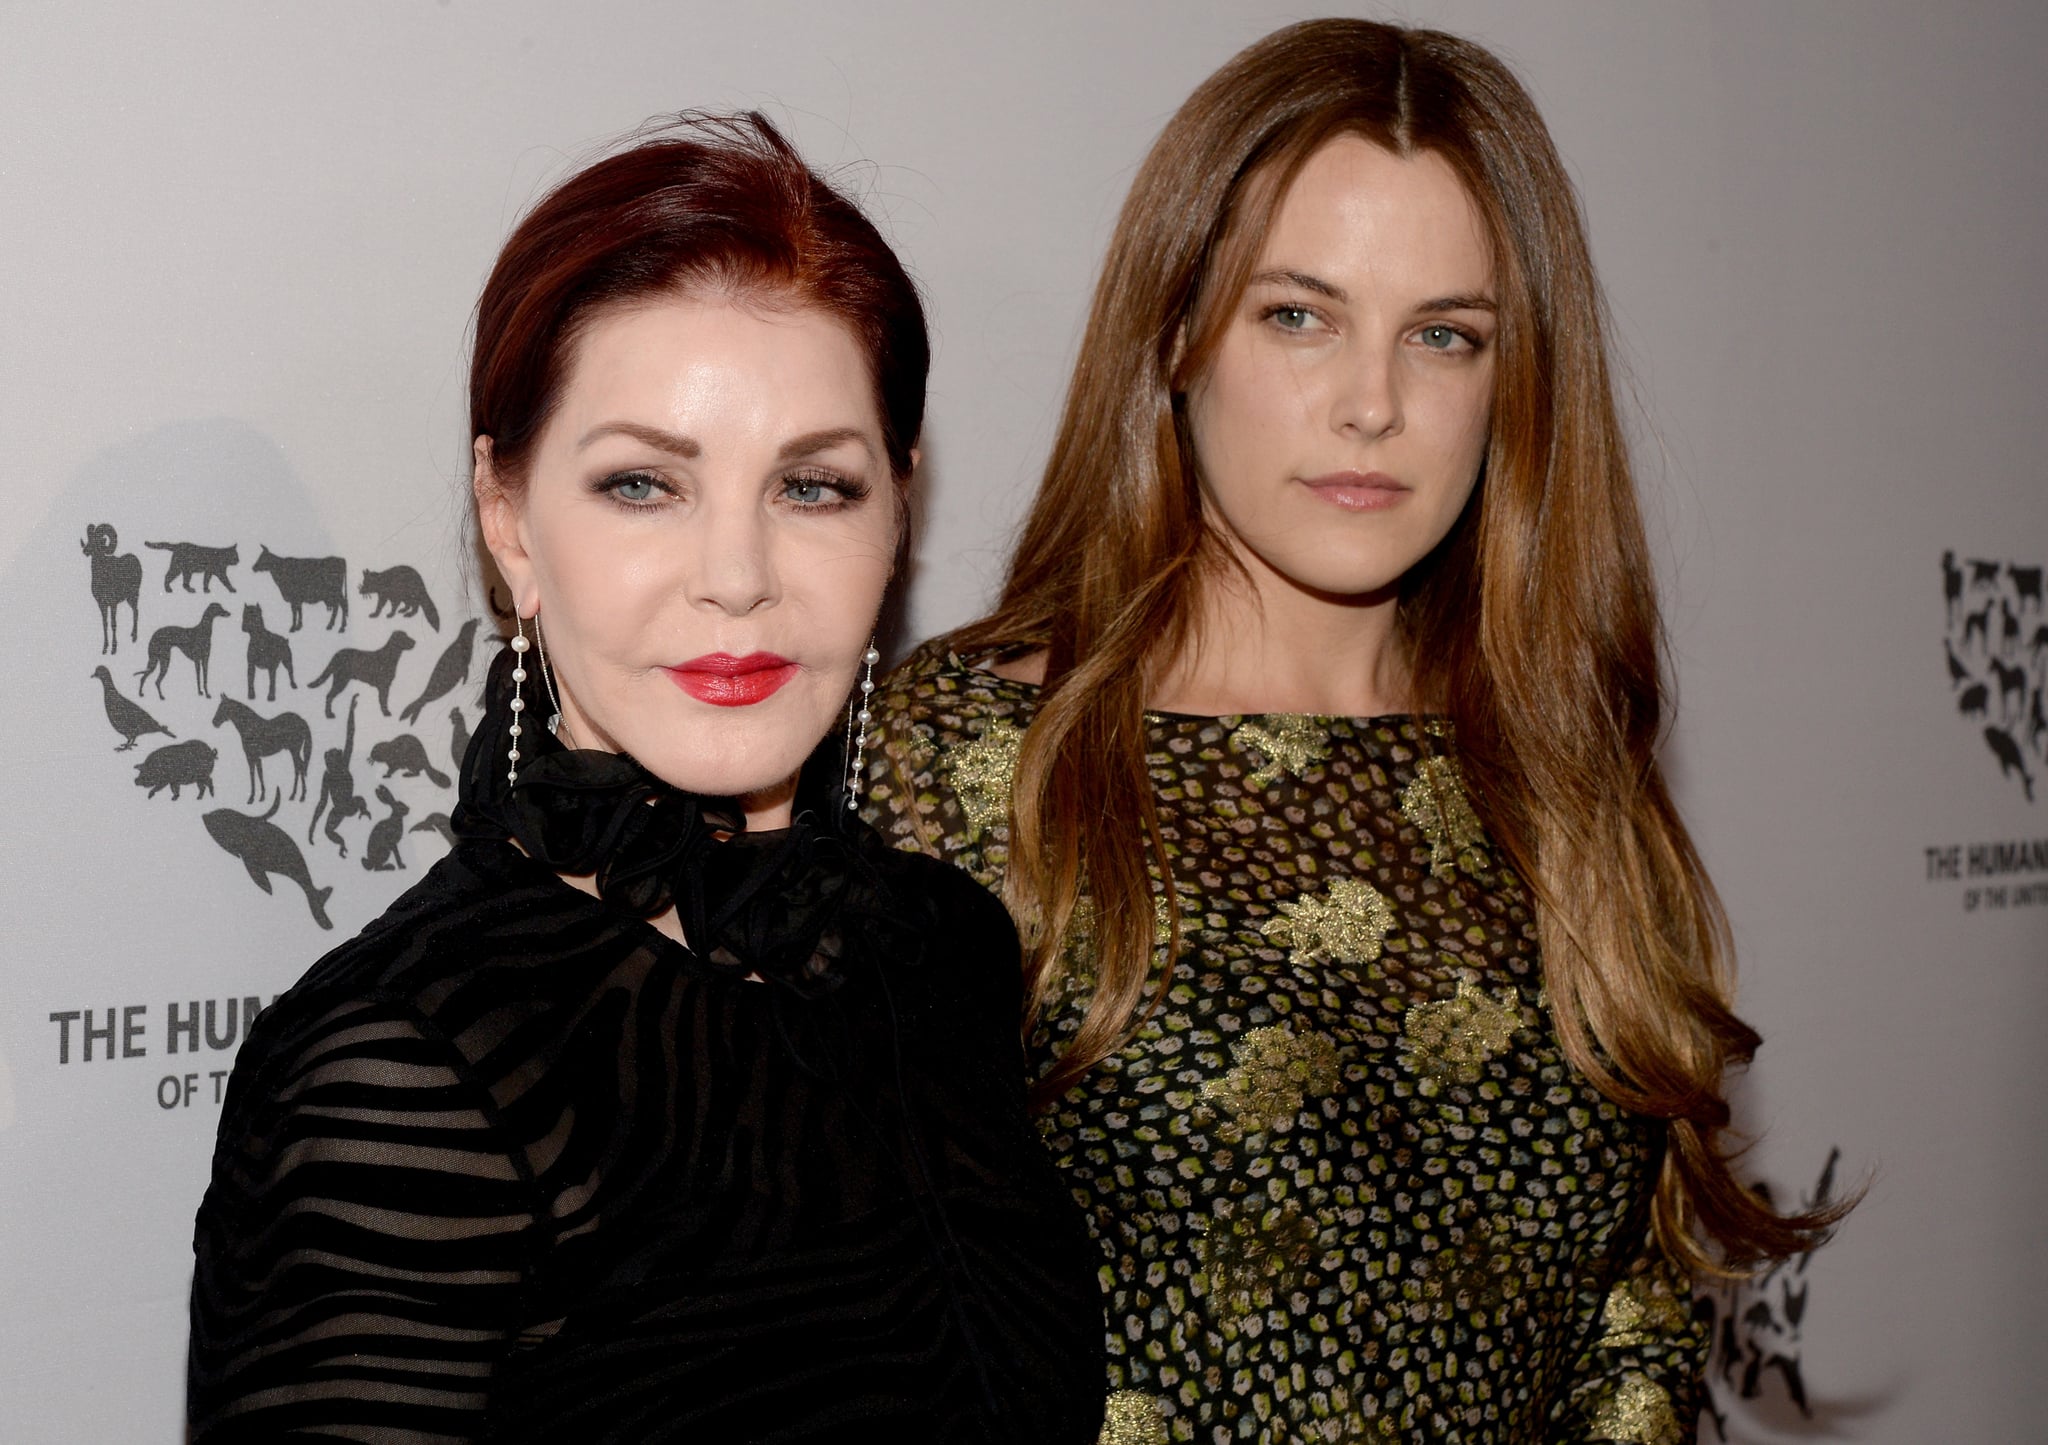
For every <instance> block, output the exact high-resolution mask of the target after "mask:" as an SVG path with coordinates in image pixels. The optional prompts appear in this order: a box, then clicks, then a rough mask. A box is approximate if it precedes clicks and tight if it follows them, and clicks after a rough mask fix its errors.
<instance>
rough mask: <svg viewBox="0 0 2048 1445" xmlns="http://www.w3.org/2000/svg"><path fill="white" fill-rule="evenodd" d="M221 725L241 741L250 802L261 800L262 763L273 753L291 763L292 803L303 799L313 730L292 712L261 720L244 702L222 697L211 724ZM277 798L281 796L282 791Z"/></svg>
mask: <svg viewBox="0 0 2048 1445" xmlns="http://www.w3.org/2000/svg"><path fill="white" fill-rule="evenodd" d="M222 723H226V724H227V725H229V726H230V727H232V728H233V729H234V730H235V732H236V733H237V734H238V735H239V736H240V737H241V739H242V757H243V758H244V759H245V760H247V762H248V764H249V797H248V801H249V802H252V803H255V802H260V801H261V800H262V798H263V794H264V792H265V791H266V785H265V783H264V781H263V760H264V759H265V758H267V757H270V756H271V755H272V754H274V753H283V754H284V755H285V756H286V757H287V758H289V759H290V760H291V765H292V787H291V795H292V799H293V801H295V802H296V801H297V800H298V799H300V798H303V797H305V796H306V769H307V767H308V766H310V765H311V763H312V761H313V730H312V729H311V728H309V727H307V726H306V720H305V719H304V718H302V717H300V716H299V715H298V714H297V713H295V712H281V713H279V714H278V715H277V716H276V717H264V716H262V715H261V714H259V713H258V712H257V711H256V710H255V709H254V708H252V707H250V706H249V705H248V704H247V703H244V702H240V701H237V700H236V699H235V698H231V697H224V698H222V699H221V700H220V706H219V707H217V708H215V709H214V710H213V725H214V726H215V727H219V726H220V725H221V724H222ZM278 795H279V796H280V797H282V796H283V790H282V789H279V793H278Z"/></svg>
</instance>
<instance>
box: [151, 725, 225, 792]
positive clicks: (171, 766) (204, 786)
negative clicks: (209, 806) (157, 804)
mask: <svg viewBox="0 0 2048 1445" xmlns="http://www.w3.org/2000/svg"><path fill="white" fill-rule="evenodd" d="M219 756H220V754H218V753H216V752H215V751H214V750H213V748H212V746H211V745H210V744H208V743H203V742H201V741H200V740H199V739H198V738H192V739H191V740H189V741H187V742H182V743H170V744H167V745H166V746H164V747H160V748H158V749H157V750H156V751H155V752H153V753H151V754H150V755H149V756H148V757H146V758H144V759H143V760H142V761H141V762H139V763H137V764H136V765H135V786H136V787H138V788H147V789H148V790H149V791H148V792H146V793H144V794H143V796H144V797H146V798H154V797H155V796H156V795H157V794H158V793H160V792H162V791H163V790H164V789H165V788H169V789H170V790H171V801H172V802H174V803H175V802H176V801H177V800H178V792H179V790H180V789H181V788H191V789H192V790H193V793H192V796H193V797H195V798H203V797H205V796H206V795H207V794H208V793H211V792H212V791H213V761H214V759H215V758H217V757H219Z"/></svg>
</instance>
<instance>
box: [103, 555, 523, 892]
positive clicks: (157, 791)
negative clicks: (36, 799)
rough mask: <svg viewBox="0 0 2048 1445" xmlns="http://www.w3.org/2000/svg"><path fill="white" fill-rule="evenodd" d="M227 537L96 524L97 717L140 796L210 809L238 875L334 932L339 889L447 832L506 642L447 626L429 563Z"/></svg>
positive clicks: (205, 822)
mask: <svg viewBox="0 0 2048 1445" xmlns="http://www.w3.org/2000/svg"><path fill="white" fill-rule="evenodd" d="M216 541H217V539H215V538H209V539H207V540H206V541H200V542H195V541H183V540H178V541H164V540H158V539H154V538H145V539H141V541H140V547H139V548H136V549H135V550H126V549H124V545H123V539H122V535H121V532H120V530H119V529H118V528H117V526H116V525H115V524H114V523H113V522H110V521H98V520H95V521H91V522H88V523H86V524H85V526H84V528H83V533H82V535H81V536H80V538H79V540H78V549H79V553H80V554H82V561H81V562H80V563H79V564H74V565H78V566H79V567H80V570H81V572H82V573H84V574H85V575H84V576H83V578H82V579H81V580H83V581H86V582H89V584H90V588H91V596H92V602H93V605H94V607H95V608H97V610H98V613H99V644H100V648H99V654H100V656H99V663H98V665H97V666H96V667H93V668H92V669H91V670H90V671H86V670H85V669H84V668H81V670H80V674H79V690H80V707H81V715H82V716H83V717H85V718H87V719H89V721H87V723H86V725H87V726H88V727H91V728H95V729H104V730H105V731H103V732H102V736H106V737H108V738H109V740H110V741H111V742H112V743H113V747H112V751H113V752H114V753H116V754H124V755H128V756H125V757H124V758H122V760H121V761H122V762H123V764H124V765H126V766H127V767H128V768H130V769H132V777H131V781H132V783H133V785H134V786H135V787H136V788H137V789H138V790H140V791H139V795H138V797H137V802H138V803H141V804H144V805H146V806H151V807H159V808H163V807H169V808H178V809H183V810H185V811H187V812H190V813H192V814H194V815H195V816H194V818H193V820H192V821H193V828H194V831H195V833H196V834H197V835H199V836H202V837H204V838H206V839H207V840H209V841H210V842H211V844H212V845H213V847H214V848H216V849H218V850H219V851H220V852H221V853H223V854H225V855H226V859H225V860H224V862H226V864H227V865H228V867H229V868H230V869H232V870H235V871H236V873H237V874H238V875H239V876H241V877H245V878H246V879H247V880H248V882H249V883H251V884H253V885H254V886H255V887H256V888H257V889H259V890H261V891H262V892H263V893H265V894H269V895H271V897H273V898H276V899H279V900H280V901H282V900H285V899H290V900H292V901H294V902H296V903H298V904H299V905H300V906H301V907H303V909H304V912H305V914H306V916H307V917H309V918H310V919H311V920H312V922H313V923H314V924H316V925H317V926H318V927H320V928H322V929H331V928H333V927H334V919H333V916H332V909H331V904H332V900H333V897H334V893H335V888H336V886H337V882H338V881H339V880H341V879H346V878H349V877H350V876H351V875H356V876H360V874H359V873H358V870H360V873H361V874H383V873H400V872H405V871H407V870H409V869H410V868H411V867H413V866H414V863H415V862H416V861H417V860H418V859H419V858H420V855H421V849H420V847H419V845H420V844H421V843H423V842H426V841H428V840H422V839H420V838H419V837H418V836H417V835H419V834H422V833H425V834H429V835H432V834H438V835H440V836H441V837H442V838H443V839H447V838H448V837H449V824H448V814H449V812H450V810H451V808H452V805H453V798H454V788H455V781H456V778H457V777H458V775H459V774H460V771H461V767H462V755H463V753H464V751H465V750H466V749H467V748H468V746H469V734H470V729H471V722H470V719H471V718H472V717H473V716H474V714H475V709H476V706H477V703H476V698H477V695H478V694H479V692H480V691H481V686H482V681H483V676H484V671H485V668H484V664H483V661H482V659H481V657H480V653H481V652H482V651H483V649H484V648H486V647H488V646H494V645H496V643H497V640H498V635H497V632H496V629H495V628H487V627H485V626H484V620H483V619H482V618H478V617H470V618H466V619H463V620H462V621H461V622H459V623H455V622H454V619H452V618H450V619H448V621H449V622H450V623H452V624H453V625H452V626H450V627H449V628H448V629H447V630H446V631H444V630H443V627H442V623H443V618H442V613H441V609H440V607H439V606H438V605H437V604H436V603H435V600H434V598H433V596H432V594H431V593H430V591H429V590H428V588H427V585H426V582H425V580H424V579H423V578H422V576H421V574H420V572H419V570H418V569H417V568H414V567H411V566H406V565H403V564H394V565H388V566H384V567H381V568H373V567H366V566H360V565H351V563H350V561H349V560H348V559H346V558H343V557H299V556H288V555H284V554H282V553H280V552H277V551H273V550H272V549H271V547H270V546H269V545H267V543H266V542H264V541H262V540H259V541H258V543H257V545H256V546H254V547H249V546H247V545H246V544H245V543H244V542H243V541H240V540H237V541H232V542H227V543H225V544H222V545H216ZM378 560H379V561H386V560H388V559H382V558H380V559H378ZM81 590H83V589H81ZM145 612H146V613H148V614H149V615H148V616H147V617H146V618H145V617H144V615H143V614H144V613H145ZM352 626H353V630H352ZM465 707H467V708H468V709H469V711H468V712H467V713H465V711H464V709H465ZM101 719H103V721H101ZM237 758H239V760H240V762H241V764H242V766H241V767H240V768H239V769H238V768H236V767H235V766H234V762H235V759H237ZM365 794H368V796H365ZM351 862H353V864H354V865H355V866H354V868H347V867H345V865H347V864H349V863H351ZM363 881H364V882H366V883H367V882H368V881H369V880H367V879H364V880H363ZM394 881H395V880H394ZM279 884H283V885H285V886H284V887H283V888H280V887H279V886H278V885H279ZM352 891H354V890H352V889H344V893H345V894H347V893H350V892H352ZM371 891H374V892H376V893H377V895H378V897H377V899H376V906H380V907H381V906H382V903H383V902H384V901H385V900H386V899H387V898H388V896H389V895H390V893H391V892H392V891H394V890H392V889H391V888H388V887H384V888H379V889H375V890H371Z"/></svg>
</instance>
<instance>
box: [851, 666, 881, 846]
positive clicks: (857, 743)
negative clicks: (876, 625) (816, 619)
mask: <svg viewBox="0 0 2048 1445" xmlns="http://www.w3.org/2000/svg"><path fill="white" fill-rule="evenodd" d="M860 660H861V661H862V662H863V663H864V664H866V667H867V671H866V672H865V673H864V674H863V675H862V676H861V680H860V711H859V712H857V713H855V714H854V719H855V721H857V722H858V723H859V724H860V733H859V735H858V736H857V737H856V738H855V740H854V745H853V770H852V771H851V772H849V773H848V774H847V777H846V809H847V811H848V812H853V811H855V810H856V809H858V808H859V807H860V777H861V774H862V773H863V772H864V771H866V767H865V765H866V762H867V753H868V724H869V723H871V722H873V721H874V720H875V714H874V711H873V709H872V708H870V707H869V706H868V704H869V703H871V702H872V701H874V696H875V664H876V663H878V662H880V661H881V660H882V654H881V653H880V652H877V651H876V650H875V640H874V639H873V638H872V637H870V638H869V639H868V650H867V651H866V652H863V653H862V654H861V655H860Z"/></svg>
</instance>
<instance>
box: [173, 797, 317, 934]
mask: <svg viewBox="0 0 2048 1445" xmlns="http://www.w3.org/2000/svg"><path fill="white" fill-rule="evenodd" d="M283 802H284V794H282V793H279V794H278V795H277V796H276V797H275V798H273V799H271V802H270V811H269V812H267V813H263V814H260V815H259V814H255V813H237V812H236V811H235V810H234V809H233V808H219V809H216V810H215V811H213V812H211V813H208V814H207V815H206V816H205V817H203V818H201V819H200V821H201V822H202V823H204V824H205V825H206V831H207V834H208V835H209V836H210V837H211V838H212V839H213V841H214V842H216V843H218V844H219V845H220V847H221V851H222V852H224V853H226V854H227V855H228V856H229V857H230V858H233V859H235V860H236V861H237V862H239V863H240V864H241V865H242V866H243V867H244V868H246V869H248V871H249V881H250V882H251V883H254V884H255V885H256V886H257V887H258V888H261V889H262V890H263V891H264V892H265V893H269V892H271V891H272V889H271V886H270V878H271V875H272V874H275V875H277V876H278V877H280V878H286V879H289V880H290V881H292V882H293V883H296V884H298V885H299V888H300V890H301V891H302V892H303V893H304V894H305V895H306V907H307V908H308V909H310V910H311V911H312V914H313V921H314V922H315V923H317V924H319V925H320V926H321V927H322V928H332V927H334V924H333V922H332V921H330V920H329V918H328V917H327V900H328V899H329V898H331V897H333V896H334V889H333V888H331V887H329V888H315V887H314V886H313V875H312V874H311V873H309V872H308V871H307V869H306V858H305V855H304V854H302V853H301V852H299V845H298V844H296V843H294V842H293V841H292V840H291V835H290V834H288V833H286V832H285V830H284V829H282V828H280V827H278V826H277V824H275V823H273V822H271V821H270V820H271V819H272V818H274V817H276V816H277V810H278V806H279V805H280V804H281V803H283Z"/></svg>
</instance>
